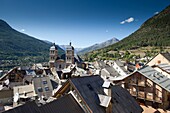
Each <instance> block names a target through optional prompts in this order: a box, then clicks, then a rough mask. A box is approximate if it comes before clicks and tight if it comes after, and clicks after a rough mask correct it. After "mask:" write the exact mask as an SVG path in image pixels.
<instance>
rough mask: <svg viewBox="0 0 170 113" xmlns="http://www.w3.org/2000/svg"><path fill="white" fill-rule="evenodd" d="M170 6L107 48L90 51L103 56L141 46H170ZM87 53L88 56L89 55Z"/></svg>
mask: <svg viewBox="0 0 170 113" xmlns="http://www.w3.org/2000/svg"><path fill="white" fill-rule="evenodd" d="M169 20H170V6H168V7H167V8H165V9H164V10H163V11H161V12H160V13H159V14H157V15H154V16H153V17H151V18H150V19H148V20H147V21H146V22H144V23H143V24H142V25H141V27H140V28H139V29H138V30H137V31H135V32H134V33H132V34H131V35H129V36H128V37H126V38H124V39H123V40H121V41H119V42H118V43H116V44H113V45H111V46H108V47H106V48H103V49H100V50H97V51H93V52H91V53H89V54H90V55H92V54H94V53H95V55H96V56H98V55H100V56H101V57H102V54H103V52H104V53H107V52H109V51H121V50H133V49H137V48H140V47H148V46H151V47H166V46H170V21H169ZM89 54H87V55H86V56H88V55H89Z"/></svg>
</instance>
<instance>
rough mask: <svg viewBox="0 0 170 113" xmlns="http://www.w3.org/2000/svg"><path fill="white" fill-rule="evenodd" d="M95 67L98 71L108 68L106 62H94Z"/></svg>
mask: <svg viewBox="0 0 170 113" xmlns="http://www.w3.org/2000/svg"><path fill="white" fill-rule="evenodd" d="M94 67H95V68H96V69H103V68H105V67H106V63H105V62H104V61H95V62H94Z"/></svg>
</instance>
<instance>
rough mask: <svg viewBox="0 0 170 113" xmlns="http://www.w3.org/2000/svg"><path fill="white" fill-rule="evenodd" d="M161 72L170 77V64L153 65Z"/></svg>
mask: <svg viewBox="0 0 170 113" xmlns="http://www.w3.org/2000/svg"><path fill="white" fill-rule="evenodd" d="M152 67H153V68H154V69H155V70H157V71H158V72H159V73H162V74H163V75H165V76H166V77H168V78H170V64H158V65H153V66H152Z"/></svg>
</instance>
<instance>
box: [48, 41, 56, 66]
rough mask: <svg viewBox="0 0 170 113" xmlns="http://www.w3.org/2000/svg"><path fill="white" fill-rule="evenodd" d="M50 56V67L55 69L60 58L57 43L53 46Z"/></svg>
mask: <svg viewBox="0 0 170 113" xmlns="http://www.w3.org/2000/svg"><path fill="white" fill-rule="evenodd" d="M49 55H50V59H49V60H50V61H49V63H50V67H54V66H55V63H56V59H57V57H58V50H57V47H56V45H55V43H53V45H52V46H51V48H50V54H49Z"/></svg>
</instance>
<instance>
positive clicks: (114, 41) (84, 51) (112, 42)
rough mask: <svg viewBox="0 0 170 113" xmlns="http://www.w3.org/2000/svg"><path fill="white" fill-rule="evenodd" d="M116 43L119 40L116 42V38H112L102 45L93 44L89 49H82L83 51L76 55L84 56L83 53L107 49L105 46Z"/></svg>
mask: <svg viewBox="0 0 170 113" xmlns="http://www.w3.org/2000/svg"><path fill="white" fill-rule="evenodd" d="M118 41H119V40H118V39H117V38H112V39H110V40H107V41H105V42H103V43H100V44H94V45H92V46H90V47H87V48H84V49H82V50H80V51H78V54H85V53H87V52H91V51H93V50H97V49H101V48H104V47H107V46H109V45H112V44H114V43H117V42H118Z"/></svg>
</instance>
